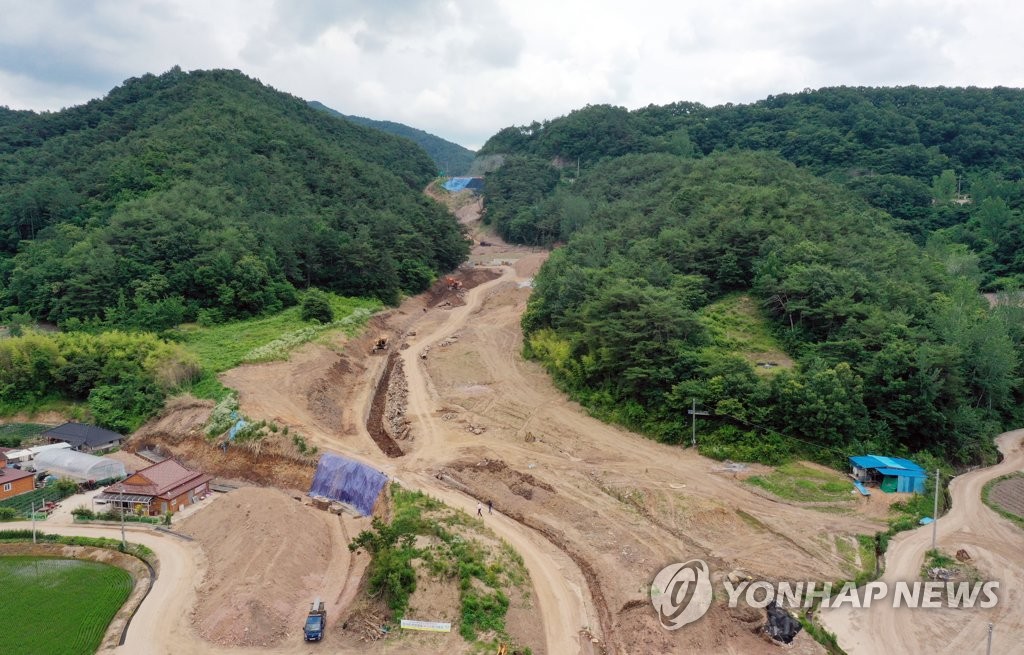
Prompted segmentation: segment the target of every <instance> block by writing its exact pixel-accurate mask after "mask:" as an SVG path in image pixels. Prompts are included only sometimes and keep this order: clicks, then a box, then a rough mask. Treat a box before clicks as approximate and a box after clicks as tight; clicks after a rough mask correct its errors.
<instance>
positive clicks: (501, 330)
mask: <svg viewBox="0 0 1024 655" xmlns="http://www.w3.org/2000/svg"><path fill="white" fill-rule="evenodd" d="M519 255H524V253H519ZM531 256H532V257H535V258H538V259H539V258H542V257H543V256H542V255H541V256H539V257H538V256H536V255H529V254H526V256H524V257H523V259H528V258H529V257H531ZM487 257H492V255H491V254H490V253H488V254H487ZM521 261H522V260H521ZM534 263H536V262H534ZM497 268H498V270H500V272H501V275H500V277H498V278H497V279H495V280H492V281H490V282H486V283H484V284H481V285H479V286H477V287H475V288H473V289H471V290H469V291H468V292H467V293H466V296H465V299H464V300H465V305H463V306H459V307H453V308H451V309H444V310H442V309H437V308H427V309H428V311H422V307H421V306H417V305H416V304H415V303H412V304H411V305H409V306H403V308H402V309H401V310H398V311H397V318H396V320H398V319H400V320H401V321H405V327H404V328H403V329H408V328H410V327H415V329H416V330H417V332H418V334H417V335H416V336H410V337H406V338H405V341H406V342H407V343H408V344H409V347H408V348H407V349H405V350H401V351H400V354H401V357H402V358H403V363H404V370H405V375H406V379H407V383H408V399H407V404H408V406H407V418H408V419H409V420H410V421H411V427H412V434H413V437H414V438H413V441H412V442H406V443H403V450H406V451H407V452H406V454H405V455H404V456H403V457H401V458H398V459H389V458H387V457H385V456H384V454H383V453H381V452H380V450H379V449H378V448H377V447H376V445H375V444H374V442H373V441H372V439H371V438H370V435H369V433H368V432H367V430H366V417H367V414H368V411H369V410H368V408H369V407H370V402H371V400H372V394H373V388H374V374H375V373H379V371H380V368H381V367H382V366H383V364H384V358H375V359H374V358H371V359H370V361H369V362H368V363H367V366H368V367H369V370H368V371H367V372H366V374H364V375H363V376H362V378H361V379H359V380H354V381H353V382H352V384H353V385H354V387H355V388H353V389H350V390H349V392H350V393H349V396H348V398H349V399H350V400H349V401H347V403H348V405H349V406H350V407H351V408H354V414H355V415H357V416H358V415H360V414H361V415H362V417H363V420H358V421H355V422H354V425H353V426H352V429H351V430H347V429H346V431H345V432H346V433H345V434H342V433H340V431H339V430H336V429H327V428H323V427H318V425H319V424H318V423H317V421H316V419H315V417H313V416H312V415H311V414H310V413H309V412H308V408H306V407H305V406H304V402H305V399H304V397H300V396H299V395H298V393H297V391H295V390H294V389H291V390H290V386H289V385H286V384H282V383H281V382H280V379H279V378H275V379H274V380H270V381H269V382H264V383H262V384H266V385H273V387H272V388H271V389H268V390H267V392H266V393H261V391H262V389H261V388H260V387H259V385H256V386H255V387H253V388H250V389H248V390H247V391H244V392H243V393H242V404H243V409H244V411H246V413H247V414H249V415H251V416H254V417H256V418H263V417H268V418H269V417H274V416H287V417H288V420H287V421H285V422H286V423H290V424H293V425H296V426H302V431H303V433H305V434H309V435H311V437H312V439H313V441H314V443H315V444H316V445H317V446H319V447H320V448H321V449H330V450H334V451H338V452H342V453H344V454H345V455H346V456H350V457H353V458H355V459H359V460H361V461H364V462H366V463H368V464H370V465H371V466H374V467H376V468H378V469H380V470H383V471H386V472H387V473H389V474H390V475H392V476H394V477H395V478H396V479H398V480H399V481H400V482H402V483H403V484H405V485H406V486H408V487H410V488H415V489H420V490H423V491H425V492H427V493H429V494H431V495H433V496H436V497H438V498H440V499H442V500H444V501H445V502H447V503H449V504H451V505H453V506H456V507H461V508H463V509H466V510H467V511H470V512H472V511H473V507H474V506H475V505H476V503H477V498H481V497H482V496H486V497H487V498H491V497H494V498H495V500H496V502H495V509H496V513H495V515H493V516H488V517H486V523H487V525H488V527H490V528H491V529H493V530H494V531H495V532H496V533H497V534H498V535H499V536H500V537H502V538H503V539H505V540H507V541H508V542H509V543H511V544H512V545H513V546H514V547H515V549H516V550H517V551H518V552H519V553H520V554H521V555H522V556H523V559H524V562H525V564H526V566H527V568H528V569H529V572H530V576H531V581H532V584H533V587H534V592H535V595H534V599H535V608H536V616H537V617H538V619H539V620H540V621H541V622H542V624H543V645H542V646H541V647H540V648H538V647H535V648H534V652H537V653H547V654H548V655H575V654H576V653H580V654H589V653H593V652H596V650H595V648H594V646H593V644H592V643H591V641H590V639H589V638H588V636H586V635H588V633H589V634H594V635H596V636H597V637H599V638H600V639H601V641H602V646H603V647H604V649H606V652H608V653H615V654H617V655H628V654H636V655H641V654H643V655H648V654H652V653H682V652H705V653H731V654H737V655H739V654H742V655H753V654H760V653H777V652H778V648H777V647H776V646H774V645H771V644H769V643H767V642H765V641H764V640H763V639H761V638H760V637H758V636H756V635H754V634H753V633H752V632H751V626H750V625H742V624H741V623H738V622H737V620H736V617H733V616H730V615H729V614H728V612H727V611H726V610H725V609H723V608H721V607H719V606H715V607H713V608H712V611H711V612H710V613H709V614H708V615H707V616H705V617H704V619H702V620H701V621H699V622H697V623H695V624H693V625H691V626H687V627H686V629H684V630H679V631H676V632H674V633H668V632H666V631H664V630H661V628H660V627H658V624H657V620H656V618H655V617H654V615H653V611H651V608H650V606H649V603H648V602H647V599H646V589H647V586H648V585H649V584H650V580H651V579H652V577H653V574H654V573H655V572H656V571H657V570H658V569H659V568H660V567H661V566H663V565H665V564H667V563H669V562H675V561H685V560H687V559H691V558H695V557H699V558H703V559H705V560H707V561H708V562H709V563H710V564H711V565H712V568H713V569H714V570H717V571H718V572H719V573H721V572H723V571H728V570H729V569H730V568H734V567H738V568H744V569H746V570H748V571H750V572H752V573H753V574H754V575H756V576H764V577H766V578H768V579H779V578H780V577H786V578H789V579H815V580H823V579H836V578H837V577H841V576H842V575H844V574H845V573H844V569H843V566H844V562H843V557H842V553H841V552H839V549H838V547H837V546H836V543H835V542H836V541H838V540H841V539H851V538H852V535H856V534H872V533H874V532H875V531H876V530H878V529H880V528H881V524H880V523H879V522H878V521H876V520H874V519H872V518H871V513H870V512H867V514H864V513H862V512H854V513H849V514H827V513H824V512H820V511H814V510H812V509H808V508H804V507H795V506H793V505H791V504H786V503H781V502H777V501H776V500H773V499H770V498H766V497H764V496H762V495H759V494H757V493H754V492H753V491H752V490H751V489H750V487H748V486H746V485H743V484H740V483H738V482H737V481H736V480H734V479H733V475H731V474H723V473H721V472H720V471H719V469H720V464H719V463H717V462H713V461H710V460H708V459H706V458H704V457H701V456H700V455H698V454H697V453H696V452H694V451H693V450H692V449H681V448H679V447H676V446H669V445H665V444H660V443H656V442H653V441H651V440H649V439H645V438H643V437H640V436H639V435H636V434H633V433H630V432H628V431H626V430H622V429H620V428H617V427H615V426H611V425H607V424H605V423H602V422H600V421H598V420H596V419H593V418H591V417H589V416H587V415H586V413H585V412H584V411H583V410H582V409H581V408H580V407H579V406H578V405H577V404H576V403H573V402H571V401H569V400H567V399H566V398H565V396H564V395H563V394H561V393H560V392H558V391H557V390H556V389H555V388H554V386H553V385H552V384H551V381H550V379H549V378H548V376H547V374H546V373H545V372H544V371H543V370H542V369H541V367H539V366H538V365H536V364H535V363H532V362H524V361H523V359H522V357H521V356H520V350H521V346H522V340H521V339H522V336H521V331H520V329H519V318H520V316H521V314H522V311H523V308H524V306H525V302H526V298H527V297H528V295H529V289H528V288H525V287H524V284H526V283H527V281H528V278H529V275H530V274H531V272H532V271H531V270H530V267H528V266H525V265H519V264H517V265H516V266H509V265H505V266H500V267H497ZM517 269H518V270H517ZM416 302H419V301H416ZM454 333H459V334H460V338H459V339H458V341H457V342H456V343H454V344H453V345H451V346H448V347H443V346H441V345H440V344H441V343H442V342H444V341H445V340H447V339H448V338H449V337H451V336H452V335H453V334H454ZM427 346H430V347H431V351H430V353H429V356H428V359H426V360H423V359H420V356H419V355H420V353H421V352H422V351H423V349H424V348H425V347H427ZM327 353H328V354H331V353H330V351H327ZM374 367H376V369H375V368H374ZM274 370H275V371H276V370H277V369H274ZM308 370H309V367H308V362H305V360H302V359H299V360H298V361H296V362H295V363H294V371H293V372H294V373H295V375H296V376H298V377H302V372H303V371H305V372H307V374H308ZM303 388H304V387H303ZM271 391H273V393H271ZM261 403H262V404H261ZM450 415H455V416H457V417H458V419H457V420H452V419H450V418H446V417H447V416H450ZM467 422H469V423H472V424H475V425H485V426H486V427H487V431H486V433H485V434H483V435H482V436H481V435H477V434H474V433H471V432H468V431H466V430H465V429H464V427H463V426H464V425H465V424H466V423H467ZM1022 435H1024V431H1018V432H1014V433H1007V434H1006V435H1003V436H1002V437H1001V438H1000V440H999V445H1000V448H1001V449H1002V450H1003V451H1004V453H1006V460H1005V461H1004V462H1003V463H1002V464H1000V465H999V466H997V467H993V468H992V469H985V470H982V471H975V472H973V473H970V474H967V475H964V476H961V477H960V478H958V479H957V480H955V481H954V482H953V485H952V486H951V490H952V494H953V498H954V505H953V508H954V509H953V511H952V512H951V513H950V514H949V516H947V517H944V518H943V519H942V520H941V521H940V523H939V533H940V537H941V543H942V545H943V548H944V549H945V550H950V549H952V550H954V551H955V550H956V549H957V548H961V547H963V548H967V549H968V550H969V551H970V553H971V555H972V557H973V558H974V560H975V562H976V563H977V565H978V566H979V568H981V569H982V571H983V572H985V573H987V574H991V575H993V576H994V577H996V578H998V579H1001V580H1002V581H1003V587H1002V596H1001V604H1000V605H999V606H998V607H997V608H996V609H995V610H994V611H993V612H991V613H989V614H988V615H986V616H975V615H974V614H971V613H968V612H959V613H957V612H955V611H953V613H952V615H950V616H946V615H947V614H949V613H947V612H942V611H934V610H929V612H930V614H929V615H928V616H927V617H925V616H923V615H922V614H918V615H915V616H913V617H903V616H901V615H900V614H899V613H897V612H893V611H892V610H891V609H889V610H888V611H885V608H879V607H877V606H876V608H875V609H872V610H871V611H870V612H862V613H861V614H856V613H848V614H846V615H843V614H842V613H839V612H829V613H828V614H827V617H826V618H827V620H828V626H829V628H830V629H831V630H833V631H835V632H837V634H839V638H840V643H841V644H842V645H843V647H844V648H846V649H847V650H848V651H849V652H850V653H851V655H853V654H857V653H923V652H931V651H937V652H948V653H959V652H969V651H971V650H972V649H975V648H976V647H977V644H981V643H983V638H984V634H983V632H984V629H985V627H986V626H985V623H986V622H987V621H990V620H991V621H993V622H995V623H996V634H997V636H996V640H995V643H996V644H999V643H1003V644H1006V646H1005V647H1004V648H1003V649H1002V650H997V651H996V652H1009V651H1008V650H1006V649H1007V648H1010V647H1011V646H1010V644H1019V643H1021V642H1022V641H1024V625H1022V618H1021V613H1020V612H1019V611H1018V612H1017V613H1016V614H1014V609H1015V608H1019V607H1020V606H1021V605H1020V603H1021V601H1022V600H1024V598H1022V597H1021V595H1022V590H1024V584H1022V582H1024V572H1022V570H1021V567H1022V563H1021V561H1020V558H1021V548H1022V546H1024V538H1022V533H1021V532H1020V530H1018V529H1017V528H1015V527H1013V526H1012V525H1010V524H1009V523H1007V522H1005V521H1003V520H1002V519H1000V518H998V517H997V516H996V515H995V514H994V513H992V512H991V511H990V510H988V509H987V508H984V507H981V506H980V500H979V497H980V490H981V487H982V486H983V484H984V482H985V481H986V480H987V479H990V478H991V477H994V476H997V475H1000V474H1002V473H1005V472H1008V471H1012V470H1018V469H1020V468H1021V466H1022V464H1024V454H1022V452H1021V449H1020V438H1021V436H1022ZM410 446H411V447H410ZM495 459H497V460H498V461H500V462H502V465H503V466H506V467H507V470H508V471H510V472H512V474H514V475H517V476H520V477H519V478H517V479H523V476H524V472H525V471H526V470H530V474H529V475H530V476H533V477H535V478H536V480H537V481H538V486H537V488H538V489H550V492H548V491H544V492H543V493H541V492H538V496H537V497H535V498H534V499H533V500H532V501H528V500H524V498H521V497H518V496H515V495H514V494H509V493H506V494H505V495H504V496H501V495H495V496H492V494H500V493H502V492H501V489H500V488H499V487H500V486H501V484H502V482H501V479H500V478H498V477H496V476H495V475H489V474H488V472H487V469H486V468H479V467H478V464H479V463H480V462H482V461H495ZM454 462H469V464H468V467H469V468H463V469H459V471H461V472H462V473H465V474H466V479H465V481H464V486H463V487H462V488H464V489H466V490H467V491H468V492H470V493H463V492H462V491H461V490H459V488H457V487H454V486H453V485H452V484H450V483H448V482H445V481H444V480H442V479H441V478H439V477H437V476H438V475H441V477H442V478H443V477H444V475H442V474H443V473H444V472H445V471H446V470H448V467H451V466H452V465H453V463H454ZM452 470H454V469H452ZM473 476H477V477H473ZM474 485H475V486H474ZM865 502H867V501H865V500H864V499H859V500H858V501H857V503H858V504H859V505H858V506H859V507H860V508H861V509H864V506H863V503H865ZM869 509H870V508H869ZM45 529H46V530H47V531H60V532H64V533H76V534H88V535H100V534H102V535H104V536H118V531H117V529H116V528H95V527H81V526H67V527H62V528H57V527H56V526H51V525H48V526H46V528H45ZM131 533H132V536H131V539H132V540H133V541H138V542H140V543H144V544H146V545H147V546H149V547H151V548H153V550H154V551H156V552H157V554H158V556H159V557H160V560H161V572H160V578H159V579H158V581H157V584H156V585H155V587H154V590H153V592H152V593H151V594H150V596H149V598H147V600H146V601H145V602H144V603H143V605H142V607H141V608H140V610H139V613H138V614H137V616H136V618H135V620H134V621H133V622H132V626H131V629H130V630H129V632H128V639H127V642H126V645H125V646H124V647H123V648H120V649H118V651H119V652H129V653H153V654H154V655H164V654H165V653H166V654H170V653H197V654H203V653H225V652H226V653H237V654H239V655H249V654H250V653H251V654H253V655H255V654H257V653H271V654H275V655H277V654H280V655H286V654H292V653H296V654H297V653H309V652H314V651H313V650H312V649H314V648H315V647H316V645H313V646H309V645H306V644H303V643H302V642H301V641H300V642H299V643H288V644H283V645H281V646H280V647H277V648H261V649H243V648H224V647H219V646H216V645H214V644H210V643H207V642H205V641H203V640H202V639H201V638H199V637H198V636H197V634H196V632H195V630H194V628H193V626H192V625H191V624H190V623H189V619H188V615H189V611H188V610H189V609H190V608H191V607H192V605H193V604H194V602H195V599H196V589H197V587H198V585H199V584H201V580H202V579H203V578H202V574H203V570H204V568H205V556H204V555H203V552H202V550H201V548H200V547H199V546H198V545H197V544H195V543H191V542H186V541H183V540H180V539H178V538H176V537H173V536H166V535H161V534H159V533H154V532H151V531H149V530H147V529H131ZM282 538H285V536H284V535H282ZM930 538H931V532H930V530H919V531H915V532H913V533H909V534H906V535H903V536H901V537H899V538H897V539H895V540H893V543H892V545H891V547H890V555H889V564H888V570H887V574H886V579H887V580H890V579H913V578H914V577H915V575H916V569H917V567H918V566H919V565H920V561H921V555H922V553H923V552H924V549H925V548H926V547H927V546H928V545H929V544H930ZM581 564H582V565H583V566H584V567H585V568H586V572H585V571H584V570H582V569H581ZM727 567H728V568H727ZM585 573H586V574H585ZM910 618H912V619H913V621H912V622H911V621H909V620H908V619H910ZM933 638H934V639H935V640H937V641H933ZM1003 640H1004V641H1003ZM1011 640H1016V641H1011ZM788 652H790V653H791V655H803V654H805V653H806V654H810V653H815V654H819V653H822V652H823V650H822V649H821V647H820V646H818V645H817V644H816V643H814V642H813V641H811V640H810V638H809V637H807V636H806V634H805V633H801V634H800V635H798V640H797V641H796V642H794V644H793V645H792V646H791V647H790V649H789V651H788ZM977 652H981V651H977Z"/></svg>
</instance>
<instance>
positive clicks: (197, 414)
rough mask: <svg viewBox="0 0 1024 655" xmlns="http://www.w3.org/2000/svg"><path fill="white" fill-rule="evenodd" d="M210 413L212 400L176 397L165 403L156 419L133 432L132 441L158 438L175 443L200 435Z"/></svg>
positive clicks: (186, 395)
mask: <svg viewBox="0 0 1024 655" xmlns="http://www.w3.org/2000/svg"><path fill="white" fill-rule="evenodd" d="M212 411H213V401H212V400H201V399H199V398H196V397H194V396H191V395H189V394H185V395H182V396H176V397H174V398H171V399H170V400H168V401H167V403H166V404H165V405H164V408H163V410H162V411H161V412H160V413H159V414H158V415H157V416H156V418H154V419H150V420H149V421H148V422H147V423H146V424H145V425H143V426H142V427H141V428H139V429H138V430H136V431H135V433H134V434H133V435H132V441H134V442H136V443H137V442H139V441H141V440H145V439H150V438H154V437H158V438H160V439H163V440H166V441H169V442H171V443H177V442H178V441H180V440H182V439H184V438H186V437H190V436H199V435H202V434H203V426H204V425H206V421H208V420H209V418H210V412H212Z"/></svg>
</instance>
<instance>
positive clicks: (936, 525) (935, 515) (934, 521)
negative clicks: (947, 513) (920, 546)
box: [932, 469, 939, 550]
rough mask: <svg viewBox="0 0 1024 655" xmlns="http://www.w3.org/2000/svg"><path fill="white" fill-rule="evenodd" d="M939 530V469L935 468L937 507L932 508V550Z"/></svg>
mask: <svg viewBox="0 0 1024 655" xmlns="http://www.w3.org/2000/svg"><path fill="white" fill-rule="evenodd" d="M938 532H939V469H935V509H933V510H932V550H935V542H936V537H937V536H938Z"/></svg>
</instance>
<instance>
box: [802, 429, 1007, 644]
mask: <svg viewBox="0 0 1024 655" xmlns="http://www.w3.org/2000/svg"><path fill="white" fill-rule="evenodd" d="M1022 439H1024V430H1014V431H1012V432H1007V433H1005V434H1002V435H1000V436H999V438H998V439H997V440H996V444H997V445H998V447H999V450H1000V452H1002V453H1003V456H1004V459H1003V461H1002V462H1000V463H999V464H997V465H996V466H992V467H989V468H984V469H978V470H975V471H971V472H970V473H965V474H963V475H959V476H957V477H956V478H954V479H953V480H952V482H950V485H949V492H950V496H951V497H952V502H953V504H952V509H951V510H950V511H949V512H948V513H947V514H946V515H945V516H943V517H942V518H941V519H939V521H938V548H939V550H941V551H943V552H945V553H947V554H954V553H956V552H957V550H959V549H965V550H966V551H967V552H968V554H970V556H971V559H972V564H974V565H975V566H976V567H977V568H978V570H979V571H980V573H981V574H982V576H983V578H984V579H985V580H998V581H999V582H1000V589H999V603H998V604H997V605H996V606H995V607H994V608H991V609H989V610H983V609H980V608H979V609H970V610H967V609H948V608H942V609H909V608H900V609H896V610H894V609H893V608H892V607H891V603H890V604H889V605H874V604H873V605H872V606H871V607H870V608H869V609H854V608H847V607H844V608H842V609H830V610H824V611H822V614H821V616H822V620H823V622H824V623H825V625H826V627H827V628H828V629H829V630H831V631H833V632H835V634H836V636H837V637H838V639H839V645H840V646H842V648H843V649H844V650H845V651H846V652H847V653H849V654H850V655H873V654H875V653H889V654H892V655H902V654H904V653H905V654H907V655H917V654H919V653H936V654H939V653H948V654H949V655H957V654H959V653H982V652H984V651H985V647H986V640H987V638H988V624H989V623H992V624H993V640H992V648H993V650H992V652H994V653H1010V652H1019V649H1020V648H1021V644H1022V643H1024V612H1021V607H1022V603H1024V557H1022V555H1024V532H1022V531H1021V529H1020V528H1018V527H1016V526H1015V525H1013V524H1012V523H1010V522H1009V521H1007V520H1006V519H1004V518H1002V517H1000V516H999V515H998V514H996V513H995V512H993V511H992V510H991V509H989V508H988V507H987V506H985V504H984V503H983V502H982V500H981V491H982V488H983V487H984V486H985V483H986V482H988V481H989V480H991V479H993V478H996V477H999V476H1000V475H1005V474H1007V473H1012V472H1014V471H1021V470H1024V448H1022ZM931 547H932V526H930V525H929V526H924V527H921V528H918V529H917V530H914V531H912V532H906V533H903V534H900V535H898V536H897V537H896V538H895V539H893V540H892V543H891V544H890V545H889V551H888V553H887V555H886V568H885V575H884V576H883V577H882V581H883V582H886V583H888V584H889V585H892V584H893V583H895V582H896V581H900V580H903V581H913V580H917V579H919V575H920V569H921V566H922V564H923V562H924V557H925V552H926V551H928V550H929V549H930V548H931Z"/></svg>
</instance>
